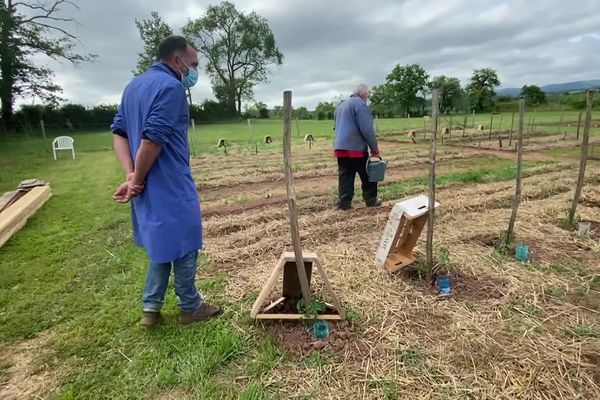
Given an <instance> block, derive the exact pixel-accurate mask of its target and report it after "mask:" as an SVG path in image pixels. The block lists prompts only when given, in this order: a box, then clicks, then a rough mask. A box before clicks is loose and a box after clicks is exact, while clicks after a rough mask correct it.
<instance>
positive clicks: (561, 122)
mask: <svg viewBox="0 0 600 400" xmlns="http://www.w3.org/2000/svg"><path fill="white" fill-rule="evenodd" d="M563 117H564V115H563V114H561V115H560V122H559V123H558V129H557V131H556V133H557V134H559V133H560V128H561V127H562V124H563Z"/></svg>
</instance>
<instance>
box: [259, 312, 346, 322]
mask: <svg viewBox="0 0 600 400" xmlns="http://www.w3.org/2000/svg"><path fill="white" fill-rule="evenodd" d="M254 318H256V319H289V320H297V319H324V320H329V321H341V320H343V318H342V316H340V315H337V314H321V315H317V316H316V317H315V318H313V317H311V316H307V315H304V314H257V315H256V316H255V317H254Z"/></svg>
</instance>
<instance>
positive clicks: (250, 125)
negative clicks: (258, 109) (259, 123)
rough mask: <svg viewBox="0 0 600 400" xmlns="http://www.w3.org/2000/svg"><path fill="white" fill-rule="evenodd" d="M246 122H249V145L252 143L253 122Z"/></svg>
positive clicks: (248, 120)
mask: <svg viewBox="0 0 600 400" xmlns="http://www.w3.org/2000/svg"><path fill="white" fill-rule="evenodd" d="M246 121H247V122H248V143H252V122H250V118H248V119H247V120H246Z"/></svg>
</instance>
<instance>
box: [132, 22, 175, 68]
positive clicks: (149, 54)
mask: <svg viewBox="0 0 600 400" xmlns="http://www.w3.org/2000/svg"><path fill="white" fill-rule="evenodd" d="M150 16H151V18H150V19H144V20H141V21H138V20H137V19H136V20H135V26H137V28H138V31H139V33H140V38H141V39H142V41H143V42H144V50H143V51H142V52H141V53H139V54H138V62H137V65H136V67H135V69H134V70H133V71H132V72H133V74H134V75H139V74H141V73H144V72H145V71H146V70H147V69H148V68H150V66H151V65H152V64H154V63H155V62H156V61H157V59H158V54H157V53H158V45H159V44H160V42H162V41H163V40H164V39H165V38H166V37H168V36H171V35H173V29H171V27H170V26H169V25H168V24H167V23H166V22H164V21H163V19H162V18H161V17H160V15H158V13H157V12H156V11H152V12H151V13H150Z"/></svg>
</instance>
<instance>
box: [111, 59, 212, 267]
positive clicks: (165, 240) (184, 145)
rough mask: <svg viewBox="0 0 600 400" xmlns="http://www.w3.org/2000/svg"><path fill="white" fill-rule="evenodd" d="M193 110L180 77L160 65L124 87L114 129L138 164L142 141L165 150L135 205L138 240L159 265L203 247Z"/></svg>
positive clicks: (134, 224)
mask: <svg viewBox="0 0 600 400" xmlns="http://www.w3.org/2000/svg"><path fill="white" fill-rule="evenodd" d="M188 121H189V109H188V104H187V100H186V96H185V89H184V87H183V85H182V84H181V81H180V80H179V76H178V75H177V74H176V73H175V72H174V71H173V70H172V69H171V68H169V67H168V66H167V65H165V64H162V63H156V64H154V65H153V66H152V67H150V69H149V70H148V71H146V72H145V73H144V74H142V75H140V76H138V77H136V78H134V79H133V80H132V81H131V82H130V83H129V84H128V85H127V87H126V88H125V90H124V92H123V96H122V99H121V104H120V106H119V110H118V112H117V114H116V115H115V117H114V120H113V124H112V126H111V129H112V131H113V133H114V134H117V135H121V136H124V137H127V138H128V140H129V150H130V152H131V158H132V160H134V161H135V157H136V154H137V151H138V149H139V147H140V144H141V141H142V139H148V140H151V141H153V142H155V143H158V144H160V145H161V146H162V149H161V151H160V153H159V155H158V158H157V159H156V162H155V163H154V165H153V166H152V168H151V169H150V171H149V172H148V176H147V177H146V186H145V188H144V191H143V192H142V193H141V194H140V195H139V196H137V197H134V198H133V200H132V202H131V216H132V223H133V232H134V236H135V242H136V244H137V245H138V246H141V247H144V248H145V249H146V252H147V253H148V257H149V258H150V260H151V261H152V262H155V263H166V262H170V261H173V260H175V259H177V258H180V257H183V256H184V255H186V254H188V253H189V252H191V251H194V250H198V249H200V248H202V223H201V213H200V199H199V197H198V192H197V191H196V185H195V183H194V180H193V179H192V173H191V171H190V164H189V157H190V151H189V146H188V138H187V129H188Z"/></svg>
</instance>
